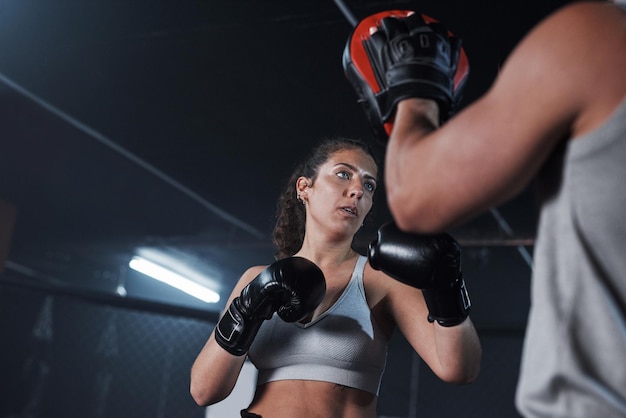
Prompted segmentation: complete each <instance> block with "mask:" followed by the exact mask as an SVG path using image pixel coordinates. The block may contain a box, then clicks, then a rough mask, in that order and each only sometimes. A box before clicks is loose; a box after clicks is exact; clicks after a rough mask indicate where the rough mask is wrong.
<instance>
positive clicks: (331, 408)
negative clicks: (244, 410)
mask: <svg viewBox="0 0 626 418" xmlns="http://www.w3.org/2000/svg"><path fill="white" fill-rule="evenodd" d="M376 403H377V397H376V396H375V395H374V394H372V393H369V392H365V391H362V390H359V389H354V388H349V387H347V386H342V385H338V384H336V383H329V382H318V381H312V380H279V381H275V382H269V383H265V384H263V385H261V386H259V387H258V388H257V391H256V396H255V397H254V400H253V401H252V403H251V404H250V406H249V407H248V410H249V411H250V412H254V413H255V414H258V415H260V416H261V417H262V418H293V417H302V418H376Z"/></svg>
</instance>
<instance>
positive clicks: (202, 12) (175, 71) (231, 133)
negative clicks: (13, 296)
mask: <svg viewBox="0 0 626 418" xmlns="http://www.w3.org/2000/svg"><path fill="white" fill-rule="evenodd" d="M563 3H565V2H564V1H555V0H552V1H544V2H541V4H533V5H532V8H530V7H529V4H528V2H526V1H512V2H511V1H509V2H500V1H477V2H469V1H461V0H456V1H454V0H438V1H434V0H432V1H423V2H415V1H371V0H366V1H358V0H354V1H351V2H346V3H345V5H346V6H348V7H349V8H350V10H351V12H352V13H353V14H354V15H355V16H357V17H364V16H366V15H368V14H370V13H373V12H376V11H380V10H385V9H395V8H401V9H418V8H419V10H421V11H423V12H425V13H427V14H429V15H431V16H434V17H436V18H438V19H440V20H441V21H443V22H445V23H447V24H448V26H449V27H450V28H451V29H452V30H453V31H454V32H456V33H457V34H458V35H459V36H461V37H462V38H463V40H464V45H465V49H466V51H467V53H468V56H469V59H470V64H471V75H470V81H469V84H468V87H467V90H466V98H465V103H468V102H470V101H472V100H473V99H475V98H476V97H478V95H479V94H481V93H482V92H484V91H485V90H486V89H487V88H488V86H489V85H490V83H491V82H492V80H493V78H494V76H495V75H496V73H497V71H498V68H499V66H500V65H501V64H502V62H503V60H504V59H505V57H506V56H507V54H508V53H509V52H510V50H511V48H512V47H513V45H514V44H515V43H516V42H517V41H518V40H519V38H520V37H521V36H522V34H523V33H524V32H525V31H526V30H527V29H528V28H530V27H531V26H532V25H533V24H534V23H536V22H537V21H538V20H539V19H540V18H541V17H543V16H545V15H546V14H547V13H548V12H550V11H551V10H553V9H554V8H556V7H557V6H559V5H560V4H563ZM350 28H351V26H350V24H349V22H348V20H347V19H346V16H345V15H344V13H342V11H341V10H340V8H339V7H338V4H336V3H335V2H333V1H331V0H298V1H282V0H268V1H258V0H254V1H250V0H244V1H241V0H238V1H234V0H227V1H225V0H206V1H188V0H184V1H181V0H176V1H174V0H164V1H159V2H147V1H135V0H129V1H122V0H113V1H112V0H91V1H78V0H32V1H23V0H2V1H0V209H1V210H0V214H2V216H3V219H2V225H3V226H1V227H0V232H2V233H3V234H4V237H3V240H4V241H5V243H6V245H5V248H7V249H8V259H7V261H6V263H5V274H11V275H15V274H19V275H20V277H23V278H24V280H26V278H30V279H34V280H36V281H40V282H41V281H43V282H46V283H49V284H50V283H52V284H55V285H61V286H70V287H76V288H82V289H91V290H95V291H98V292H102V293H105V294H106V293H111V294H113V293H114V292H115V289H116V288H117V286H118V284H120V283H121V284H124V285H126V287H127V289H128V294H129V295H135V296H137V297H146V298H154V299H159V298H160V297H162V299H163V300H167V301H168V302H171V303H180V304H187V305H192V306H201V305H193V304H194V303H195V302H190V301H189V300H188V299H185V298H181V299H179V300H178V299H176V297H174V296H172V295H170V294H168V295H166V296H164V295H165V293H164V294H163V295H159V290H154V289H153V288H150V289H151V290H148V289H149V288H148V287H145V286H144V285H142V284H137V283H139V282H140V280H138V279H136V280H135V281H136V283H135V284H133V283H134V282H131V280H130V278H131V274H132V273H130V272H129V271H128V269H127V262H128V259H129V258H130V256H132V254H134V253H135V252H136V251H137V249H138V248H144V249H157V250H160V251H162V252H165V253H168V254H170V255H171V256H172V257H174V258H177V259H179V260H182V261H184V262H185V264H186V265H188V266H190V267H193V268H197V269H199V270H202V271H205V272H208V273H210V274H211V275H212V276H213V277H214V278H215V286H216V287H217V288H219V290H220V292H221V294H222V298H223V299H222V300H224V299H225V298H226V296H227V295H228V292H229V291H230V288H231V287H232V285H233V284H234V281H235V280H236V279H237V277H238V276H239V275H240V274H241V273H242V272H243V271H244V270H245V268H247V267H248V266H249V265H252V264H263V263H268V262H271V260H272V255H273V248H272V246H271V238H270V234H271V230H272V226H273V217H274V208H275V200H276V197H277V195H278V193H279V190H280V189H281V188H282V184H283V181H284V180H285V179H286V177H287V176H288V175H289V173H290V171H291V169H292V167H293V164H294V162H295V161H296V159H297V158H298V157H299V156H300V155H301V154H302V153H303V152H304V151H306V150H307V149H308V148H309V147H310V146H311V145H312V144H313V143H314V142H316V141H317V140H318V139H319V138H321V137H324V136H330V135H346V136H356V137H362V138H365V139H367V140H370V139H371V136H370V131H369V127H368V126H367V124H366V121H365V118H364V115H363V113H362V110H361V109H360V108H359V107H358V105H357V103H356V100H355V95H354V92H353V91H352V90H351V87H350V86H349V84H348V83H347V81H346V80H345V78H344V76H343V72H342V68H341V53H342V50H343V47H344V43H345V40H346V39H347V36H348V34H349V32H350ZM379 151H380V152H381V153H382V152H383V151H384V149H383V148H382V147H379ZM377 205H378V209H377V222H378V223H380V222H383V221H385V220H387V219H388V212H387V211H386V208H385V202H384V196H383V193H381V194H379V196H378V202H377ZM12 209H15V211H16V212H15V213H16V216H15V220H14V221H12V218H11V216H10V215H11V213H12ZM498 215H502V216H503V219H500V218H498ZM534 221H535V213H534V210H533V208H532V204H531V203H530V198H529V197H528V196H527V193H525V194H524V195H522V196H521V197H519V198H517V199H515V200H514V201H512V202H511V203H509V204H507V205H504V206H502V207H501V208H498V209H497V212H496V211H494V212H491V213H488V214H485V215H484V216H481V217H480V218H478V219H476V220H475V221H473V222H471V223H469V224H467V225H465V226H464V227H462V228H459V230H458V231H455V232H456V233H457V236H458V237H459V239H460V240H461V241H463V242H464V243H465V244H466V245H467V246H468V247H471V246H486V247H488V246H502V245H505V246H506V245H509V246H513V247H515V245H514V243H515V241H514V240H515V239H518V238H529V237H532V234H533V228H534ZM506 226H510V227H511V228H512V232H511V231H507V230H506ZM11 227H12V236H11V237H9V236H8V231H10V230H11ZM371 233H372V231H371V230H366V231H364V232H363V238H362V240H363V242H365V241H367V239H368V237H369V236H370V235H371ZM507 240H508V241H507ZM0 242H1V241H0ZM1 248H2V246H1V245H0V249H1ZM133 292H134V293H133ZM151 292H152V293H151ZM216 308H221V305H219V304H218V305H217V306H216ZM211 309H213V308H211Z"/></svg>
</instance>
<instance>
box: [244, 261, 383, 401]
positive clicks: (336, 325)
mask: <svg viewBox="0 0 626 418" xmlns="http://www.w3.org/2000/svg"><path fill="white" fill-rule="evenodd" d="M366 262H367V258H366V257H363V256H360V257H359V258H358V259H357V262H356V266H355V268H354V272H353V273H352V278H351V279H350V282H349V283H348V285H347V286H346V288H345V289H344V291H343V293H342V295H341V296H340V297H339V299H338V300H337V302H335V304H334V305H333V306H331V307H330V308H329V309H328V310H327V311H326V312H324V313H323V314H322V315H320V316H319V317H318V318H316V319H315V320H314V321H311V322H309V323H307V324H301V323H286V322H284V321H282V320H281V319H280V318H279V317H278V316H277V315H274V316H273V317H272V319H270V320H269V321H265V323H264V324H263V325H262V326H261V328H260V329H259V333H258V334H257V336H256V338H255V340H254V343H253V344H252V346H251V347H250V350H249V352H248V357H249V359H250V361H251V362H252V363H253V364H254V365H255V366H256V368H257V369H258V370H259V374H258V381H257V384H258V385H261V384H263V383H267V382H271V381H274V380H291V379H296V380H319V381H324V382H332V383H337V384H340V385H344V386H349V387H353V388H357V389H361V390H364V391H367V392H371V393H373V394H376V395H378V391H379V388H380V381H381V378H382V374H383V371H384V369H385V363H386V360H387V343H388V341H387V338H386V337H385V335H384V334H383V332H382V330H381V329H380V327H379V326H378V325H377V324H376V322H375V320H374V318H373V317H372V312H371V311H370V309H369V306H368V305H367V300H366V298H365V290H364V288H363V270H364V268H365V264H366Z"/></svg>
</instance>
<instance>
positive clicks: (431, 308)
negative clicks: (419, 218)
mask: <svg viewBox="0 0 626 418" xmlns="http://www.w3.org/2000/svg"><path fill="white" fill-rule="evenodd" d="M368 250H369V253H368V259H369V262H370V265H371V266H372V268H374V269H376V270H381V271H383V272H384V273H386V274H388V275H389V276H391V277H393V278H394V279H396V280H398V281H400V282H402V283H405V284H408V285H409V286H413V287H416V288H418V289H422V293H423V294H424V300H425V301H426V306H427V307H428V312H429V313H428V320H429V321H430V322H433V321H437V322H438V323H439V324H440V325H442V326H445V327H450V326H454V325H457V324H460V323H461V322H463V321H464V320H465V318H467V317H468V316H469V311H470V307H471V302H470V298H469V294H468V292H467V288H466V287H465V281H464V280H463V275H462V273H461V246H460V245H459V244H458V243H457V242H456V240H455V239H454V238H452V237H451V236H450V235H448V234H437V235H418V234H408V233H405V232H402V231H400V230H399V229H398V227H397V226H396V225H395V223H393V222H390V223H387V224H384V225H383V226H381V227H380V228H379V229H378V236H377V239H376V240H374V241H372V242H371V243H370V244H369V248H368Z"/></svg>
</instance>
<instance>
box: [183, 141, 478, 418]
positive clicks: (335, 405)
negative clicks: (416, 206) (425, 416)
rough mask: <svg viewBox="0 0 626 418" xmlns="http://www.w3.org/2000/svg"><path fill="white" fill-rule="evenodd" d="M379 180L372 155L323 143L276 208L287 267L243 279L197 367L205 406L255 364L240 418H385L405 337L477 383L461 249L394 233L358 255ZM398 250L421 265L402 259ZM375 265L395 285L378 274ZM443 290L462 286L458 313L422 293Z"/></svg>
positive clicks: (260, 269) (447, 372)
mask: <svg viewBox="0 0 626 418" xmlns="http://www.w3.org/2000/svg"><path fill="white" fill-rule="evenodd" d="M377 176H378V167H377V164H376V162H375V159H374V157H373V155H372V153H371V152H370V150H369V148H368V147H367V146H366V145H364V144H363V143H362V142H360V141H356V140H352V139H345V138H334V139H330V140H326V141H323V142H322V143H320V144H319V145H318V147H317V148H315V149H314V150H313V152H312V153H311V154H310V155H309V158H308V159H306V160H305V161H304V162H303V163H302V164H300V165H299V166H298V167H297V168H296V170H295V172H294V173H293V175H292V177H291V178H290V180H289V182H288V184H287V188H286V190H285V191H284V193H283V194H282V196H281V197H280V199H279V204H278V220H277V224H276V227H275V230H274V243H275V244H276V246H277V248H278V257H277V258H278V261H277V262H276V263H274V264H272V265H270V266H269V267H268V266H256V267H252V268H250V269H249V270H248V271H246V272H245V273H244V274H243V276H242V277H241V279H240V280H239V282H238V284H237V285H236V286H235V288H234V290H233V292H232V294H231V296H230V299H229V301H228V302H227V306H229V304H230V306H229V308H228V309H227V310H226V312H225V313H224V315H223V317H222V319H221V320H220V323H219V324H218V326H217V327H216V331H214V332H213V333H212V335H211V336H210V338H209V340H208V341H207V343H206V345H205V346H204V348H203V349H202V351H201V352H200V354H199V355H198V357H197V359H196V361H195V363H194V365H193V367H192V371H191V394H192V396H193V398H194V399H195V401H196V402H197V403H198V404H199V405H209V404H213V403H215V402H219V401H221V400H223V399H224V398H225V397H227V396H228V395H229V394H230V392H231V391H232V389H233V387H234V385H235V383H236V381H237V378H238V375H239V372H240V370H241V367H242V366H243V363H244V361H245V358H246V355H247V356H249V358H250V360H251V361H252V363H253V364H254V365H255V366H256V367H257V368H258V369H259V377H258V386H257V389H256V392H255V396H254V399H253V401H252V403H251V404H250V406H249V407H248V408H247V409H246V410H244V411H242V417H257V416H261V417H265V418H268V417H271V418H280V417H289V418H292V417H296V416H297V417H324V418H334V417H336V418H339V417H342V418H373V417H376V416H377V415H376V408H377V395H378V390H379V385H380V380H381V377H382V373H383V371H384V367H385V360H386V353H387V343H388V341H389V339H390V338H391V335H392V333H393V332H394V330H395V329H396V328H397V329H399V330H400V331H401V332H402V334H403V335H404V336H405V337H406V339H407V340H408V341H409V343H410V344H411V346H412V347H413V348H414V349H415V351H416V352H417V353H418V354H419V355H420V356H421V358H422V359H424V361H425V362H426V363H427V364H428V365H429V366H430V368H431V369H432V370H433V372H434V373H436V374H437V376H439V377H440V378H441V379H442V380H444V381H446V382H451V383H457V384H462V383H469V382H471V381H473V380H474V379H475V378H476V376H477V374H478V372H479V368H480V358H481V348H480V343H479V340H478V337H477V334H476V331H475V329H474V327H473V324H472V322H471V320H470V319H469V318H468V313H467V309H463V307H462V308H458V304H457V302H458V300H459V296H458V295H459V294H460V293H463V292H464V291H465V289H464V286H462V278H461V276H460V268H459V263H460V251H459V250H458V246H457V245H456V243H455V242H454V241H453V240H452V239H451V238H449V239H448V240H447V241H445V240H444V241H445V242H443V243H442V242H439V241H438V242H436V243H433V242H432V241H430V238H424V239H422V238H420V237H414V238H415V240H412V238H413V237H408V239H407V236H397V234H401V233H399V231H397V230H396V229H395V228H394V226H393V225H387V226H385V227H384V228H381V230H380V231H379V235H378V242H374V243H372V245H371V246H370V250H369V253H370V254H369V258H370V262H368V257H366V256H363V255H360V254H358V253H357V252H355V251H354V250H353V248H352V242H353V237H354V235H355V234H356V232H357V231H358V230H359V228H360V227H361V226H362V224H363V221H364V219H365V217H366V216H367V214H368V213H369V212H370V210H371V208H372V203H373V197H374V192H375V190H376V182H377ZM439 238H441V237H439ZM396 248H400V249H402V250H405V251H403V252H402V251H401V253H403V254H405V255H406V254H409V258H411V259H414V260H409V263H408V264H409V265H407V259H406V257H405V258H404V259H402V257H401V258H400V259H398V260H396V259H395V257H397V254H396V252H395V251H394V250H395V249H396ZM374 260H375V261H376V264H378V266H376V267H377V268H381V269H382V270H385V271H389V272H390V273H389V275H388V274H386V273H384V272H383V271H382V270H376V269H374V268H372V266H371V265H370V263H372V262H373V261H374ZM303 261H304V262H303ZM412 261H415V263H414V264H413V263H412ZM307 263H311V264H312V265H308V264H307ZM395 266H399V267H398V268H397V269H396V268H395ZM407 271H408V272H409V273H411V274H408V275H407ZM391 276H393V277H395V278H392V277H391ZM407 276H415V277H407ZM437 280H440V281H441V280H444V281H445V280H451V281H452V282H453V284H454V286H452V287H453V288H454V289H455V291H454V292H453V293H454V294H453V295H452V296H451V298H452V302H450V303H447V301H446V300H445V299H446V298H448V299H450V295H449V288H450V287H451V285H450V283H446V286H445V287H446V289H445V290H442V291H439V290H432V289H430V290H428V291H429V292H430V293H429V294H427V293H426V292H427V289H425V290H424V291H422V290H421V289H422V288H433V287H435V288H436V287H437V283H436V282H437ZM403 282H404V283H403ZM433 283H434V284H433ZM455 286H456V287H455ZM418 287H420V288H418ZM276 289H279V290H276ZM446 292H448V293H446ZM433 293H434V295H433ZM285 294H287V297H283V296H284V295H285ZM311 294H313V296H311ZM465 294H466V293H465ZM425 295H426V299H428V300H430V302H429V303H428V304H427V302H426V300H425ZM268 301H269V302H268ZM451 305H454V306H453V307H452V308H450V306H451ZM442 306H443V307H444V308H443V309H442V308H441V307H442ZM465 308H467V307H465ZM450 309H451V310H452V311H453V312H452V315H448V313H449V311H450ZM276 311H277V313H278V314H277V315H272V314H273V313H274V312H276ZM294 311H297V315H296V314H293V312H294ZM442 312H443V313H442ZM446 316H447V317H450V316H452V317H453V319H452V320H450V321H448V322H447V320H446V318H445V317H446ZM266 318H271V319H267V320H266ZM433 318H434V319H433Z"/></svg>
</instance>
